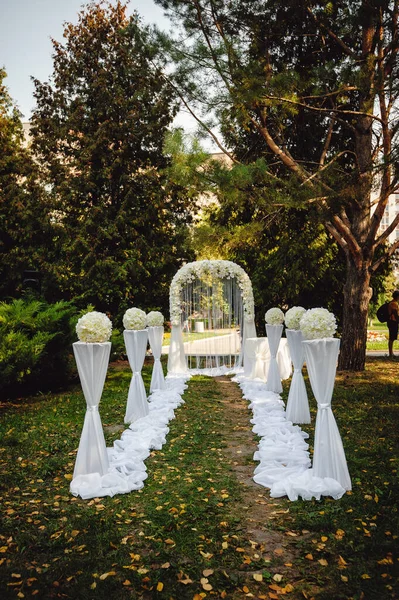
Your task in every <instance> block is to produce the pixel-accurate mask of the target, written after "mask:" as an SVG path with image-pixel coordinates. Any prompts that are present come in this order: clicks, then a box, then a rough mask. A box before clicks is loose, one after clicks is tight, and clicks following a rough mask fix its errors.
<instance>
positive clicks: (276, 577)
mask: <svg viewBox="0 0 399 600" xmlns="http://www.w3.org/2000/svg"><path fill="white" fill-rule="evenodd" d="M273 579H274V581H277V583H279V582H280V581H282V579H283V576H282V575H280V573H276V574H275V575H273Z"/></svg>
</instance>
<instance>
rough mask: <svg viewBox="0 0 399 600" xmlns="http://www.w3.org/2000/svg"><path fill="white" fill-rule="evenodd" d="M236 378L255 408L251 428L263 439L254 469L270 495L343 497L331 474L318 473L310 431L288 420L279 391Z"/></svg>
mask: <svg viewBox="0 0 399 600" xmlns="http://www.w3.org/2000/svg"><path fill="white" fill-rule="evenodd" d="M233 381H237V383H239V385H240V387H241V390H242V392H243V396H244V398H246V399H247V400H249V402H250V404H249V408H250V409H252V411H253V418H252V419H251V423H252V424H253V428H252V431H253V432H254V433H255V434H256V435H258V436H260V437H261V438H262V439H261V441H260V443H259V446H258V450H257V451H256V452H255V454H254V460H256V461H259V464H258V466H257V467H256V468H255V472H254V481H255V482H256V483H258V484H259V485H262V486H264V487H267V488H270V496H271V497H273V498H279V497H282V496H288V498H289V499H290V500H292V501H294V500H297V499H298V497H302V498H303V499H304V500H311V499H312V498H313V497H314V498H316V499H317V500H319V499H320V497H321V496H332V497H333V498H335V499H338V498H341V497H342V496H343V495H344V493H345V488H344V487H343V486H342V485H341V484H340V482H339V481H337V480H336V479H332V478H331V477H318V476H315V474H314V470H313V469H311V468H310V467H311V462H310V457H309V452H308V444H307V443H306V441H305V439H306V438H307V437H308V434H307V433H305V432H304V431H302V430H301V428H300V427H299V425H293V423H292V422H291V421H287V419H286V415H285V411H284V403H283V401H282V400H281V398H280V396H279V395H278V394H275V393H274V392H270V391H268V390H267V386H266V384H265V383H263V382H261V381H251V380H249V379H248V378H246V377H244V376H243V375H237V376H236V377H235V378H234V379H233Z"/></svg>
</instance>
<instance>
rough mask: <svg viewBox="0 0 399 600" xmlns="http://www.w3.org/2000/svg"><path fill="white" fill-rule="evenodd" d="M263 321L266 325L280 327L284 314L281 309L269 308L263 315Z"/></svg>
mask: <svg viewBox="0 0 399 600" xmlns="http://www.w3.org/2000/svg"><path fill="white" fill-rule="evenodd" d="M265 321H266V323H267V324H268V325H282V324H283V323H284V313H283V311H282V310H281V308H277V307H273V308H269V310H268V311H266V313H265Z"/></svg>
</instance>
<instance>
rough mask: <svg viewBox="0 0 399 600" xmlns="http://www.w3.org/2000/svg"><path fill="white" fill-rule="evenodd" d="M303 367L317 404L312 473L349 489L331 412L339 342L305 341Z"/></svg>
mask: <svg viewBox="0 0 399 600" xmlns="http://www.w3.org/2000/svg"><path fill="white" fill-rule="evenodd" d="M303 345H304V349H305V359H306V366H307V370H308V373H309V379H310V384H311V386H312V390H313V393H314V395H315V398H316V400H317V417H316V428H315V442H314V456H313V471H314V474H315V475H316V476H317V477H331V478H333V479H336V480H337V481H339V483H340V484H341V485H342V487H343V488H344V489H345V490H350V489H352V484H351V479H350V475H349V471H348V467H347V463H346V457H345V452H344V448H343V445H342V440H341V436H340V434H339V431H338V427H337V423H336V421H335V417H334V415H333V412H332V410H331V398H332V394H333V390H334V380H335V374H336V370H337V359H338V354H339V346H340V340H339V339H336V338H326V339H319V340H306V341H304V342H303Z"/></svg>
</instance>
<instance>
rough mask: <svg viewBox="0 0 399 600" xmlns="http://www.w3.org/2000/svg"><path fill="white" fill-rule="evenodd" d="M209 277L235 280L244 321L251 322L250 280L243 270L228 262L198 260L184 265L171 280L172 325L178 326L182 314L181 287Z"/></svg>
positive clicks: (252, 299) (251, 292)
mask: <svg viewBox="0 0 399 600" xmlns="http://www.w3.org/2000/svg"><path fill="white" fill-rule="evenodd" d="M209 275H210V276H211V277H212V278H213V279H234V278H235V279H237V282H238V287H239V288H240V290H241V297H242V303H243V308H244V319H245V320H246V321H251V320H252V319H253V318H254V314H255V308H254V296H253V291H252V284H251V280H250V279H249V277H248V275H247V274H246V272H245V271H244V269H243V268H242V267H240V266H239V265H237V264H236V263H233V262H231V261H230V260H198V261H195V262H191V263H187V264H186V265H184V266H183V267H182V268H181V269H180V270H179V271H178V272H177V273H176V275H175V276H174V277H173V279H172V283H171V284H170V293H169V303H170V320H171V323H172V325H180V321H181V312H182V309H181V290H182V288H183V285H185V284H186V283H188V282H190V281H194V280H195V279H203V278H204V277H206V276H209Z"/></svg>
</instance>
